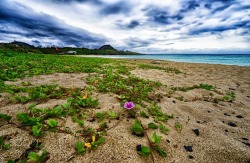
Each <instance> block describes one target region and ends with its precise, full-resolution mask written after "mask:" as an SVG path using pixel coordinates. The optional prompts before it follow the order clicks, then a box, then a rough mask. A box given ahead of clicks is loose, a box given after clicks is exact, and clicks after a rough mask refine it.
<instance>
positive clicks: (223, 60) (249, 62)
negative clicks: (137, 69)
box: [104, 54, 250, 66]
mask: <svg viewBox="0 0 250 163" xmlns="http://www.w3.org/2000/svg"><path fill="white" fill-rule="evenodd" d="M104 57H105V58H131V59H132V58H133V59H155V60H169V61H175V62H189V63H209V64H223V65H237V66H250V54H143V55H105V56H104Z"/></svg>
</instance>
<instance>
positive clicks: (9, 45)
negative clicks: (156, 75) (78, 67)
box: [0, 41, 139, 55]
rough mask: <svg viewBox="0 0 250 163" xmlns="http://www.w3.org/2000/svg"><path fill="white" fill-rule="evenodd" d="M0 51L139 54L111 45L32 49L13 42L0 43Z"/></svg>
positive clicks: (23, 44) (23, 43) (32, 47)
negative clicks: (95, 47)
mask: <svg viewBox="0 0 250 163" xmlns="http://www.w3.org/2000/svg"><path fill="white" fill-rule="evenodd" d="M1 49H6V50H13V51H17V52H24V53H39V54H58V55H63V54H68V53H69V51H74V54H71V55H90V54H92V55H135V54H139V53H136V52H131V51H120V50H116V49H115V48H113V47H112V46H111V45H103V46H101V47H100V48H99V49H88V48H76V47H58V48H55V47H34V46H32V45H29V44H27V43H25V42H20V41H14V42H11V43H0V51H1Z"/></svg>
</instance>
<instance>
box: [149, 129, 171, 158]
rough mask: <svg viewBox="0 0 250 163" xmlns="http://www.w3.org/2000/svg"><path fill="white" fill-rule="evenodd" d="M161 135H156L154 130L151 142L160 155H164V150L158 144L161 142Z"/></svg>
mask: <svg viewBox="0 0 250 163" xmlns="http://www.w3.org/2000/svg"><path fill="white" fill-rule="evenodd" d="M161 138H162V137H161V136H159V135H157V134H156V133H155V132H154V134H153V136H152V138H151V141H152V142H153V147H154V149H155V150H156V151H157V152H158V153H159V155H160V156H162V157H166V156H167V154H166V152H164V151H163V149H162V148H161V147H160V146H159V145H160V143H161Z"/></svg>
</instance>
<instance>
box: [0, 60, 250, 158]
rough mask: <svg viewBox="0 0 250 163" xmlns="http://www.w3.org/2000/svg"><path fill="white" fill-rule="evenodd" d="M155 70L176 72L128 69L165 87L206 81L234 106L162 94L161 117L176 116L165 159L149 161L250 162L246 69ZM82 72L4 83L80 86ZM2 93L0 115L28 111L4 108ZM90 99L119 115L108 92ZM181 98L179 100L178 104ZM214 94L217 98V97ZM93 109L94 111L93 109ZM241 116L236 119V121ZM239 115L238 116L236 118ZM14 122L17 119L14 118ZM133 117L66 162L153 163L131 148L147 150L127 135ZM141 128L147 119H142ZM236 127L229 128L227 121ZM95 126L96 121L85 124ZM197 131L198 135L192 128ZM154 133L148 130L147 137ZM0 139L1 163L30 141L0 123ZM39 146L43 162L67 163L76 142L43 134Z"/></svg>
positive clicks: (196, 93) (197, 94)
mask: <svg viewBox="0 0 250 163" xmlns="http://www.w3.org/2000/svg"><path fill="white" fill-rule="evenodd" d="M128 61H129V63H128V66H129V65H131V66H134V65H136V64H138V63H143V64H152V63H151V62H152V61H150V60H128ZM152 65H155V66H161V67H175V68H177V69H179V70H181V71H182V72H185V73H181V74H174V73H167V72H164V71H163V70H155V69H154V70H153V69H149V70H145V69H139V68H136V69H134V70H132V71H131V73H132V75H135V76H138V77H141V78H143V79H149V80H153V81H159V82H161V83H162V84H165V85H167V86H181V87H183V86H193V85H195V84H200V83H206V84H211V85H214V86H216V87H217V88H218V91H220V92H222V93H224V94H225V93H227V92H229V91H234V92H235V94H236V100H235V101H233V102H219V103H213V102H207V101H204V100H203V96H206V95H209V93H210V91H206V90H203V89H194V90H191V91H188V92H181V91H176V92H174V93H173V94H172V95H171V97H167V96H164V97H163V99H162V100H161V101H160V102H159V103H158V104H159V105H160V106H161V108H162V110H163V111H164V112H166V113H170V114H172V113H173V114H174V115H175V117H174V119H172V120H169V121H168V122H167V123H164V124H165V125H166V126H167V127H168V128H169V130H170V132H169V134H168V135H164V134H161V133H160V132H157V133H160V135H161V136H162V137H163V138H162V142H161V147H163V149H164V150H165V151H166V152H167V157H166V158H162V157H160V156H159V155H158V153H156V152H153V156H154V162H159V163H165V162H178V163H179V162H180V163H184V162H185V163H186V162H202V163H203V162H204V163H212V162H213V163H215V162H218V163H224V162H227V163H230V162H232V163H242V162H247V161H250V144H249V143H250V141H249V139H250V67H239V66H225V65H209V64H191V63H175V62H168V61H157V62H154V64H152ZM86 77H87V74H63V73H59V74H58V73H57V74H52V75H40V76H37V77H32V78H25V79H22V80H19V81H17V82H6V84H20V82H22V81H29V82H31V84H32V85H41V84H53V83H57V84H59V85H61V86H64V87H73V86H76V87H84V86H86V85H87V84H86V83H85V82H84V81H85V78H86ZM5 96H7V95H5V94H2V97H1V98H0V113H5V114H9V115H12V116H13V117H15V115H16V113H18V112H22V111H25V110H27V106H28V105H29V104H26V105H22V104H11V103H10V104H8V103H7V102H6V99H5ZM93 96H95V97H96V98H98V99H99V103H100V105H99V107H98V109H96V110H97V111H98V112H99V111H106V110H109V109H114V110H115V111H116V112H123V108H121V107H120V102H119V101H118V100H117V99H116V98H115V96H116V95H113V94H100V93H94V94H93ZM179 96H183V101H180V100H178V99H177V98H178V97H179ZM215 96H218V97H220V96H221V95H220V94H216V93H215ZM65 101H66V99H64V100H50V101H48V102H46V103H44V104H40V106H39V107H49V106H50V107H53V106H55V105H57V104H61V103H63V102H65ZM93 111H95V110H93ZM241 116H242V118H239V117H241ZM237 117H238V118H237ZM13 121H16V119H15V118H14V120H13ZM133 121H134V120H133V119H128V118H124V119H122V121H121V123H119V124H118V125H117V126H116V127H114V128H112V129H110V130H108V132H107V136H106V141H105V143H104V144H103V145H101V146H100V147H99V148H98V149H97V150H96V151H92V152H90V153H86V154H85V155H84V156H81V155H78V156H75V157H74V158H73V159H72V160H70V161H69V162H76V163H77V162H79V163H80V162H84V163H85V162H86V163H87V162H113V163H117V162H129V163H130V162H131V163H133V162H134V163H140V162H147V163H148V162H153V160H152V158H151V157H142V156H140V155H138V154H137V152H136V145H138V144H143V145H147V146H148V142H147V139H146V138H145V137H143V138H139V137H136V136H134V135H131V133H130V127H131V125H132V123H133ZM142 121H143V122H142V123H143V124H144V125H146V124H147V123H149V122H151V121H152V119H149V120H148V119H142ZM117 122H118V120H112V121H111V122H110V123H108V126H110V127H112V126H113V125H115V124H116V123H117ZM176 122H180V123H181V124H182V125H183V129H182V130H181V131H177V130H176V129H175V127H174V126H175V123H176ZM230 122H232V123H234V124H236V125H237V126H236V127H232V126H229V125H228V123H230ZM59 123H60V124H64V125H65V126H67V127H69V128H70V129H72V130H77V129H79V128H80V127H79V126H78V125H77V124H75V123H73V122H72V121H71V118H65V119H64V120H61V121H60V122H59ZM86 124H87V125H90V126H92V127H93V128H95V127H96V126H98V124H97V122H94V123H86ZM193 129H198V130H199V132H200V134H199V136H197V135H196V134H195V133H194V132H193V131H192V130H193ZM153 132H154V131H153V130H150V131H148V134H149V135H152V133H153ZM0 135H1V136H4V135H8V136H9V137H10V139H9V141H8V142H9V143H10V144H11V148H10V149H9V150H7V151H4V150H1V151H0V162H1V163H2V162H6V160H8V159H15V158H18V157H19V156H20V155H21V154H22V153H23V151H24V150H25V149H27V148H28V147H29V145H30V143H31V142H32V141H33V140H35V138H34V137H33V136H31V135H30V134H29V132H28V131H25V130H22V129H19V128H15V127H14V126H12V125H6V123H5V122H3V121H0ZM40 141H42V142H43V144H44V148H46V149H47V151H48V152H49V153H50V159H49V160H48V161H47V162H51V163H52V162H67V160H68V159H69V158H70V157H71V156H72V155H73V154H74V152H75V150H74V147H75V142H76V141H77V138H76V137H75V136H73V135H70V134H64V133H53V132H47V133H46V134H45V136H44V137H43V138H41V140H40ZM184 146H192V149H193V151H192V152H188V151H186V150H185V148H184Z"/></svg>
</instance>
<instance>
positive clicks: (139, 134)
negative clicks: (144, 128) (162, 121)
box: [132, 131, 144, 137]
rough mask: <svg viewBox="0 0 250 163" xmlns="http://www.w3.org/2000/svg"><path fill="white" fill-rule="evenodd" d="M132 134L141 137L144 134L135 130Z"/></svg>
mask: <svg viewBox="0 0 250 163" xmlns="http://www.w3.org/2000/svg"><path fill="white" fill-rule="evenodd" d="M132 135H135V136H138V137H143V136H144V133H143V132H142V133H136V132H134V131H133V132H132Z"/></svg>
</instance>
